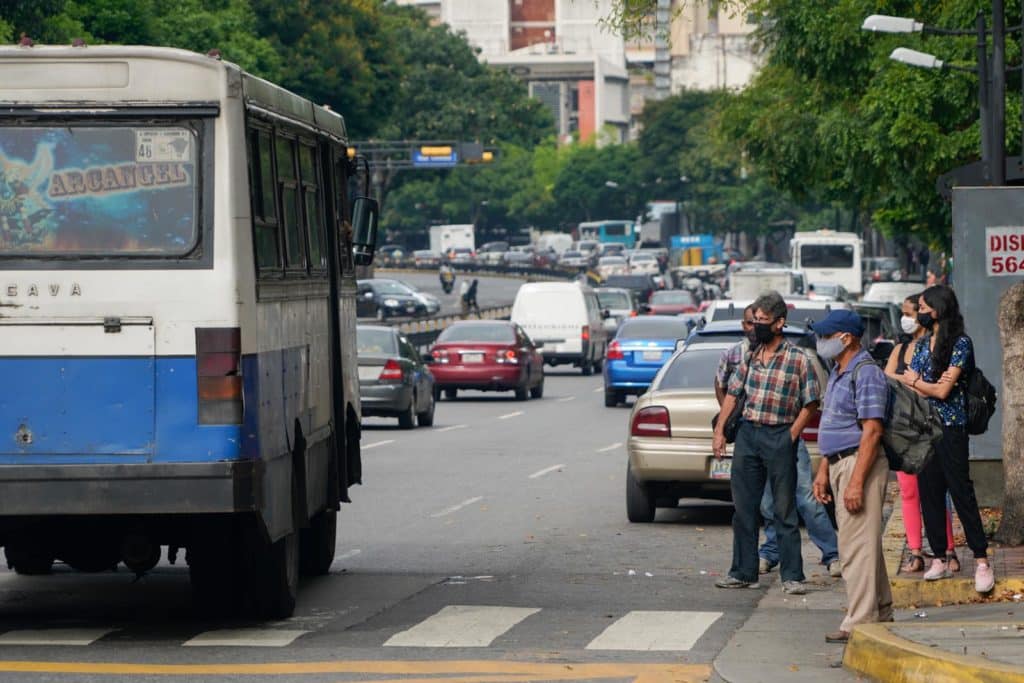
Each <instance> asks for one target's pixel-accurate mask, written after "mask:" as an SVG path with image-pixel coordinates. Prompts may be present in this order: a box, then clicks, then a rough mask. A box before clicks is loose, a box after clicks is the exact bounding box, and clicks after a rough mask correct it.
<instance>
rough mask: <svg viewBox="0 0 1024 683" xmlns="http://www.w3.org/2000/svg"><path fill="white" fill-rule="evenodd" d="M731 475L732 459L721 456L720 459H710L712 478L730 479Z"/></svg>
mask: <svg viewBox="0 0 1024 683" xmlns="http://www.w3.org/2000/svg"><path fill="white" fill-rule="evenodd" d="M731 477H732V460H731V459H730V458H722V459H721V460H718V459H714V458H713V459H712V460H711V478H712V479H730V478H731Z"/></svg>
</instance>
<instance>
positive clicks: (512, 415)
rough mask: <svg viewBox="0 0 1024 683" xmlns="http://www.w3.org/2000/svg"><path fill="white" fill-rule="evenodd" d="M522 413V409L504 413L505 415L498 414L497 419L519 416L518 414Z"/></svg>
mask: <svg viewBox="0 0 1024 683" xmlns="http://www.w3.org/2000/svg"><path fill="white" fill-rule="evenodd" d="M522 414H523V411H521V410H517V411H516V412H514V413H508V414H506V415H499V416H498V419H499V420H508V419H509V418H513V417H519V416H520V415H522Z"/></svg>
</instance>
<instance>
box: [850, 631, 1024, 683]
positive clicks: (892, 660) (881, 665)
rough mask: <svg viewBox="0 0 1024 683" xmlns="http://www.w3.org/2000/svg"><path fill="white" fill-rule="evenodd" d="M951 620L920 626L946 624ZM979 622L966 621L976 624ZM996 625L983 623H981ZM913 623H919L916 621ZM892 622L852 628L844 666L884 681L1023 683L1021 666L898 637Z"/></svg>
mask: <svg viewBox="0 0 1024 683" xmlns="http://www.w3.org/2000/svg"><path fill="white" fill-rule="evenodd" d="M956 625H957V624H951V623H944V624H943V623H933V624H926V625H923V626H926V627H929V628H932V627H949V626H956ZM978 625H979V624H978V623H976V622H975V623H972V624H965V625H964V628H967V627H968V626H972V627H978ZM998 625H999V624H993V623H991V622H985V623H984V624H983V626H985V627H992V626H998ZM915 626H922V625H919V624H915ZM892 627H893V624H862V625H861V626H857V627H855V628H854V630H853V635H852V636H850V642H849V643H848V644H847V646H846V651H845V652H844V654H843V665H844V666H845V667H846V668H848V669H850V670H852V671H856V672H857V673H861V674H865V675H867V676H871V677H872V678H874V679H876V680H878V681H883V682H884V683H1022V682H1024V668H1021V667H1015V666H1012V665H1010V664H1003V663H1000V662H993V661H989V660H987V659H984V658H982V657H974V656H971V655H956V654H953V653H951V652H946V651H945V650H940V649H939V648H934V647H929V646H927V645H923V644H921V643H915V642H914V641H911V640H907V639H906V638H901V637H899V636H897V635H896V634H894V633H893V632H892V631H891V630H890V629H891V628H892Z"/></svg>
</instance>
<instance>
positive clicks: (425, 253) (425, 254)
mask: <svg viewBox="0 0 1024 683" xmlns="http://www.w3.org/2000/svg"><path fill="white" fill-rule="evenodd" d="M412 255H413V256H416V257H419V258H436V257H437V254H435V253H434V252H432V251H414V252H413V253H412Z"/></svg>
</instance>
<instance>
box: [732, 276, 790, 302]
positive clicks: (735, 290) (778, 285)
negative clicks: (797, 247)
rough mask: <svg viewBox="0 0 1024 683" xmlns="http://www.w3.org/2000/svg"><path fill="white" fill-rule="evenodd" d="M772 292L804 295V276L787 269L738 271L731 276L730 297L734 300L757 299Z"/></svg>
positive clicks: (784, 294) (786, 294) (783, 294)
mask: <svg viewBox="0 0 1024 683" xmlns="http://www.w3.org/2000/svg"><path fill="white" fill-rule="evenodd" d="M771 290H774V291H776V292H778V293H779V294H781V295H782V296H789V295H791V294H803V293H804V281H803V276H802V275H801V274H800V273H799V272H797V271H793V270H789V269H786V268H764V269H752V270H737V271H735V272H733V273H732V274H731V275H730V276H729V297H730V298H732V299H756V298H757V297H759V296H761V295H762V294H764V293H765V292H767V291H771Z"/></svg>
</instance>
